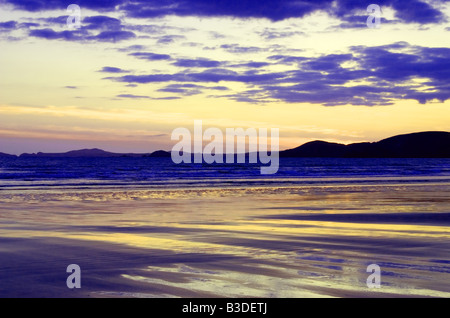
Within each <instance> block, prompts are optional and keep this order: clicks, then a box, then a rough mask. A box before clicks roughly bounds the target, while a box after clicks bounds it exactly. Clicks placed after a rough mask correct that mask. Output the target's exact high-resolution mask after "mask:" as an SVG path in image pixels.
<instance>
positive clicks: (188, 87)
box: [158, 84, 228, 96]
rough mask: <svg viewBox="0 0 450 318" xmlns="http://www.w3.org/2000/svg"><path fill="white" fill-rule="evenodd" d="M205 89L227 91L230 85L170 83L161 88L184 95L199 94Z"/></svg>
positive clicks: (160, 90) (163, 90)
mask: <svg viewBox="0 0 450 318" xmlns="http://www.w3.org/2000/svg"><path fill="white" fill-rule="evenodd" d="M203 90H215V91H227V90H228V87H225V86H204V85H197V84H170V85H167V86H166V87H164V88H161V89H159V90H158V91H159V92H166V93H175V94H181V95H183V96H192V95H198V94H201V93H202V92H203Z"/></svg>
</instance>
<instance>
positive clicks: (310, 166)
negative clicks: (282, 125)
mask: <svg viewBox="0 0 450 318" xmlns="http://www.w3.org/2000/svg"><path fill="white" fill-rule="evenodd" d="M399 179H402V180H403V181H404V182H407V181H410V182H413V181H414V180H421V181H424V180H428V181H439V180H441V181H442V180H449V179H450V159H332V158H281V159H280V166H279V170H278V172H277V173H276V174H273V175H261V173H260V165H259V164H212V165H208V164H179V165H177V164H174V163H172V161H171V159H170V158H16V159H2V158H0V189H3V190H5V189H26V188H52V187H60V188H62V187H66V188H70V187H76V188H92V187H94V188H95V187H100V186H102V187H126V188H146V189H148V188H158V189H162V188H186V187H212V186H264V185H271V186H272V185H301V184H323V183H342V182H345V183H348V182H366V183H367V182H374V181H375V182H379V181H380V180H383V181H385V182H389V181H393V182H394V181H396V180H399Z"/></svg>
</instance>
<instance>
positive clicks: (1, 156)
mask: <svg viewBox="0 0 450 318" xmlns="http://www.w3.org/2000/svg"><path fill="white" fill-rule="evenodd" d="M16 157H17V156H16V155H9V154H7V153H3V152H0V158H16Z"/></svg>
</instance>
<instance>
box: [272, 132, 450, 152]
mask: <svg viewBox="0 0 450 318" xmlns="http://www.w3.org/2000/svg"><path fill="white" fill-rule="evenodd" d="M280 157H295V158H305V157H306V158H307V157H310V158H312V157H330V158H450V133H448V132H441V131H430V132H419V133H412V134H406V135H398V136H394V137H390V138H387V139H383V140H381V141H378V142H372V143H369V142H363V143H355V144H350V145H344V144H338V143H330V142H325V141H312V142H308V143H306V144H304V145H302V146H300V147H297V148H294V149H289V150H285V151H280Z"/></svg>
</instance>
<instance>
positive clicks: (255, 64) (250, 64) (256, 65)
mask: <svg viewBox="0 0 450 318" xmlns="http://www.w3.org/2000/svg"><path fill="white" fill-rule="evenodd" d="M269 65H271V64H270V63H267V62H248V63H241V64H235V65H233V67H246V68H261V67H265V66H269Z"/></svg>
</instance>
